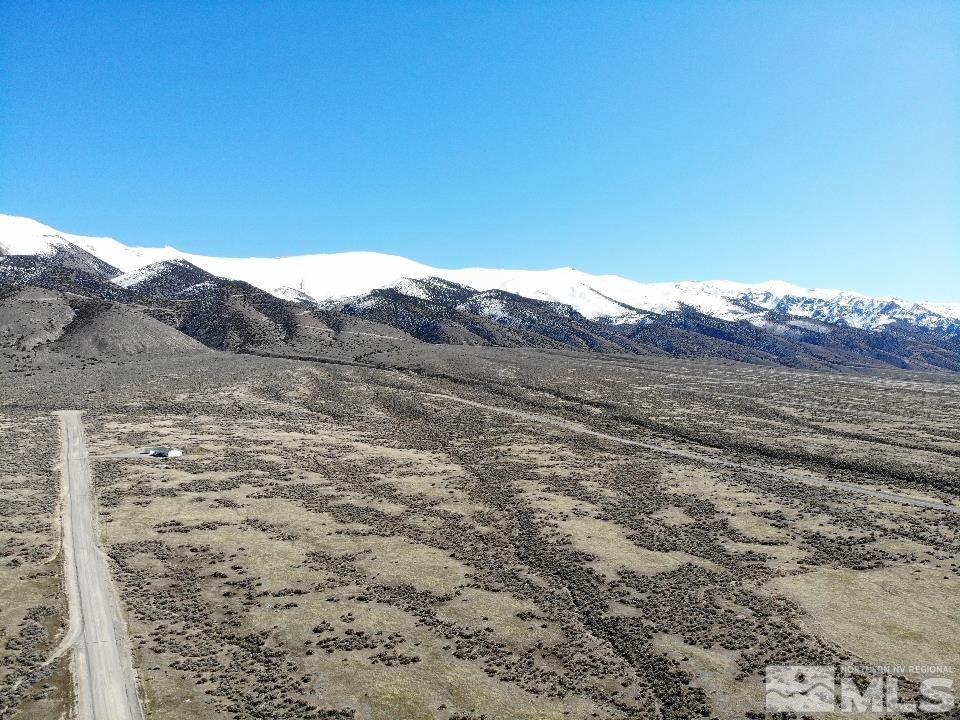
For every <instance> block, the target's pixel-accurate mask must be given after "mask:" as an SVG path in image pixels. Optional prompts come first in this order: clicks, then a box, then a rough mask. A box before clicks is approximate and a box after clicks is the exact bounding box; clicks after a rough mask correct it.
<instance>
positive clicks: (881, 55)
mask: <svg viewBox="0 0 960 720" xmlns="http://www.w3.org/2000/svg"><path fill="white" fill-rule="evenodd" d="M958 78H960V3H956V2H952V1H951V2H942V3H936V2H909V3H907V2H904V3H887V2H882V1H879V2H852V3H843V2H835V1H834V2H824V3H818V2H791V3H777V2H763V3H760V2H679V1H675V0H671V1H670V2H666V1H664V2H630V3H606V2H581V3H565V2H503V3H497V2H482V3H470V2H408V3H402V2H354V3H339V2H258V3H253V2H244V1H243V0H237V1H230V2H217V1H215V0H205V1H204V2H200V3H194V2H183V3H180V2H175V1H172V0H171V1H169V2H162V3H153V2H152V3H143V4H141V3H137V2H132V1H129V0H125V1H124V2H117V3H113V2H98V1H97V0H91V1H89V2H84V3H64V2H59V1H58V2H53V3H47V2H43V1H39V2H38V1H31V2H26V1H24V0H0V211H2V212H9V213H14V214H20V215H29V216H31V217H35V218H37V219H39V220H41V221H43V222H46V223H48V224H50V225H53V226H55V227H58V228H61V229H63V230H67V231H70V232H78V233H89V234H104V235H112V236H114V237H117V238H118V239H120V240H122V241H124V242H127V243H130V244H143V245H159V244H173V245H176V246H178V247H180V248H182V249H185V250H192V251H196V252H204V253H210V254H221V255H223V254H229V255H254V254H258V255H276V254H294V253H303V252H311V251H312V252H330V251H338V250H378V251H384V252H393V253H398V254H401V255H406V256H408V257H413V258H415V259H418V260H421V261H424V262H428V263H431V264H435V265H440V266H447V267H457V266H468V265H485V266H500V267H532V268H544V267H556V266H561V265H573V266H575V267H578V268H580V269H583V270H586V271H589V272H613V273H618V274H621V275H626V276H628V277H632V278H635V279H638V280H642V281H655V280H679V279H709V278H727V279H736V280H747V281H753V280H764V279H770V278H782V279H786V280H790V281H793V282H797V283H800V284H804V285H817V286H827V287H848V288H853V289H858V290H862V291H865V292H871V293H875V294H899V295H902V296H904V297H908V298H915V299H932V300H960V280H958V278H960V80H958Z"/></svg>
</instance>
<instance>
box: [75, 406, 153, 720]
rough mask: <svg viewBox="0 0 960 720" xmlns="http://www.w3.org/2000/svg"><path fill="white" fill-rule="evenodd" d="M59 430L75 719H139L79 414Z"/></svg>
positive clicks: (125, 639)
mask: <svg viewBox="0 0 960 720" xmlns="http://www.w3.org/2000/svg"><path fill="white" fill-rule="evenodd" d="M59 415H60V421H61V423H62V427H63V466H62V467H63V469H62V473H63V483H64V503H63V515H64V517H63V551H64V564H65V577H66V584H67V593H68V596H69V603H70V626H71V634H76V637H77V641H76V645H75V647H74V653H73V663H72V667H73V674H74V683H75V684H76V688H77V708H76V712H77V717H78V718H79V719H80V720H143V709H142V708H141V706H140V699H139V697H138V696H137V683H136V676H135V675H134V672H133V663H132V661H131V657H130V646H129V642H128V641H127V636H126V629H125V627H124V624H123V618H122V616H121V614H120V603H119V600H118V598H117V594H116V591H115V589H114V587H113V583H112V582H111V580H110V570H109V568H108V566H107V560H106V556H105V555H104V553H103V550H102V549H101V548H100V538H99V532H98V530H97V518H96V514H95V509H94V500H93V495H92V490H91V487H90V463H89V460H88V455H87V444H86V438H85V437H84V434H83V424H82V423H81V421H80V413H79V412H77V411H75V410H67V411H63V412H61V413H59Z"/></svg>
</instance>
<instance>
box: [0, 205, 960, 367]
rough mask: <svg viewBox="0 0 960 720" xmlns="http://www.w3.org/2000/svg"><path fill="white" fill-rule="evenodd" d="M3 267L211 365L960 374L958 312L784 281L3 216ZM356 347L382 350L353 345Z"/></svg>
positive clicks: (5, 278)
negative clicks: (139, 237) (533, 357)
mask: <svg viewBox="0 0 960 720" xmlns="http://www.w3.org/2000/svg"><path fill="white" fill-rule="evenodd" d="M0 256H2V257H0V287H6V288H8V289H18V288H24V287H30V286H32V287H40V288H45V289H47V290H50V291H53V292H58V293H65V294H67V295H69V296H71V297H82V298H88V299H91V298H92V299H96V300H98V301H102V302H104V303H111V304H114V305H118V306H122V307H124V308H126V310H125V311H126V312H132V313H140V314H143V315H144V316H146V317H149V318H152V319H153V320H155V321H156V320H158V321H160V322H161V323H164V324H166V325H168V326H170V327H173V328H176V329H177V330H179V331H180V332H181V333H184V334H187V335H189V336H190V337H191V338H194V339H196V340H199V341H200V342H201V343H203V344H204V345H206V346H208V347H213V348H215V349H221V350H236V351H247V352H270V353H278V354H288V355H293V354H296V355H314V354H326V353H330V352H333V351H334V350H335V349H338V351H342V350H343V349H344V348H345V347H348V346H349V347H350V348H352V351H353V352H354V354H356V353H357V352H361V345H362V346H363V350H362V353H361V354H363V353H367V354H369V353H370V352H376V351H377V348H376V347H374V348H373V349H371V345H377V343H379V344H380V345H383V344H384V342H386V343H387V344H388V345H390V346H391V347H394V346H396V345H397V343H400V344H403V343H412V342H427V343H434V344H454V345H456V344H487V345H499V346H507V347H513V346H516V347H543V348H550V349H558V350H562V349H568V350H570V349H572V350H582V351H592V352H625V353H634V354H654V355H664V354H666V355H678V356H684V357H718V358H725V359H730V360H742V361H747V362H755V363H770V364H774V363H776V364H784V365H790V366H799V367H810V368H844V367H858V368H863V367H882V366H894V367H899V368H911V369H947V370H953V371H960V303H930V302H910V301H905V300H902V299H899V298H895V297H870V296H867V295H864V294H861V293H857V292H852V291H843V290H823V289H807V288H801V287H799V286H796V285H791V284H789V283H786V282H782V281H769V282H762V283H757V284H746V283H737V282H731V281H723V280H718V281H683V282H675V283H640V282H636V281H633V280H629V279H627V278H623V277H619V276H616V275H591V274H588V273H585V272H582V271H580V270H576V269H574V268H571V267H564V268H557V269H554V270H497V269H485V268H469V269H458V270H449V269H443V268H435V267H430V266H428V265H424V264H421V263H418V262H415V261H413V260H410V259H407V258H403V257H399V256H394V255H386V254H381V253H370V252H347V253H334V254H317V255H303V256H295V257H277V258H220V257H209V256H203V255H196V254H190V253H184V252H181V251H179V250H177V249H175V248H172V247H163V248H144V247H134V246H128V245H125V244H123V243H120V242H118V241H116V240H114V239H112V238H106V237H87V236H80V235H72V234H69V233H64V232H61V231H58V230H55V229H53V228H51V227H48V226H46V225H43V224H42V223H40V222H37V221H35V220H32V219H29V218H24V217H17V216H12V215H0ZM7 304H8V306H9V302H8V303H7ZM86 312H88V313H89V310H87V311H86ZM111 312H113V313H114V314H115V313H116V312H117V310H116V309H114V310H112V311H111ZM363 336H366V337H367V338H379V339H380V340H379V341H376V342H373V343H371V342H370V341H369V340H368V341H367V342H365V343H357V342H355V340H356V339H357V338H360V337H363ZM350 337H352V338H354V341H350V342H347V340H348V339H349V338H350ZM151 347H152V346H151ZM381 349H382V348H381Z"/></svg>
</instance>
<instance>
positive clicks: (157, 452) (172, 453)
mask: <svg viewBox="0 0 960 720" xmlns="http://www.w3.org/2000/svg"><path fill="white" fill-rule="evenodd" d="M140 452H141V453H143V454H144V455H149V456H150V457H180V456H181V455H183V450H181V449H180V448H175V447H148V448H144V449H143V450H141V451H140Z"/></svg>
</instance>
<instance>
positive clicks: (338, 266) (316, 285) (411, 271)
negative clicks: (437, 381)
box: [0, 215, 960, 334]
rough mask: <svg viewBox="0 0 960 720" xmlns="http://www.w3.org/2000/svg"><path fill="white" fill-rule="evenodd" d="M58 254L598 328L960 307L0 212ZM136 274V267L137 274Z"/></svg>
mask: <svg viewBox="0 0 960 720" xmlns="http://www.w3.org/2000/svg"><path fill="white" fill-rule="evenodd" d="M63 252H73V253H75V254H77V253H78V252H80V253H83V254H84V255H86V254H87V253H89V255H90V256H93V257H94V258H97V259H99V260H100V261H102V263H105V264H107V265H108V266H110V267H112V268H115V269H116V272H115V273H114V274H115V275H117V276H118V277H116V278H115V280H114V282H116V283H118V284H119V285H121V286H123V287H131V286H133V285H135V284H136V283H137V282H146V281H147V280H149V279H150V278H151V277H152V276H151V273H155V272H161V271H163V270H164V269H166V270H169V269H170V268H169V266H166V265H163V263H169V262H170V261H185V262H186V263H189V264H190V265H191V266H195V267H196V268H197V269H199V270H202V271H206V272H207V273H210V274H212V275H215V276H218V277H222V278H228V279H231V280H240V281H244V282H248V283H250V284H251V285H253V286H254V287H257V288H260V289H261V290H264V291H266V292H268V293H271V294H273V295H275V296H276V297H280V298H283V299H286V300H292V301H295V302H300V303H307V304H312V303H322V304H326V305H329V304H337V303H340V304H342V303H343V302H344V301H345V299H350V298H353V299H357V298H361V297H362V296H364V295H366V294H368V293H370V292H371V291H373V290H376V289H379V288H393V289H395V290H396V291H397V292H399V293H401V294H408V295H410V296H413V297H418V296H421V295H418V294H422V293H423V292H425V290H424V287H423V286H422V284H418V283H417V282H416V281H418V280H423V279H425V278H435V279H437V278H438V279H441V280H445V281H448V282H450V283H454V284H456V285H458V286H466V287H467V288H469V289H472V290H477V291H480V292H484V291H495V290H496V291H504V292H507V293H512V294H515V295H519V296H522V297H526V298H531V299H534V300H541V301H545V302H548V303H558V304H560V305H563V306H569V307H570V308H572V309H573V310H575V311H576V312H577V313H579V314H580V315H581V316H583V317H584V318H587V319H588V320H591V321H600V322H604V323H608V324H637V323H643V322H646V321H648V320H649V319H650V317H651V314H654V315H661V314H663V313H669V312H676V311H679V310H681V309H683V308H692V309H694V310H696V311H699V312H700V313H703V314H704V315H708V316H710V317H714V318H718V319H721V320H726V321H737V320H746V321H749V322H752V323H754V324H762V323H766V322H768V320H767V316H768V315H769V314H770V313H774V314H777V315H786V316H792V317H799V318H810V319H812V320H816V321H821V322H825V323H830V324H837V325H845V326H849V327H853V328H858V329H865V330H878V329H881V328H885V327H887V326H889V325H891V324H895V323H898V322H902V323H907V324H909V325H911V326H916V327H919V328H924V329H929V330H935V331H938V332H943V333H947V334H956V333H960V303H915V302H909V301H905V300H900V299H898V298H892V297H881V298H875V297H870V296H867V295H863V294H860V293H856V292H851V291H842V290H823V289H809V288H801V287H798V286H796V285H791V284H789V283H785V282H781V281H771V282H763V283H757V284H748V283H738V282H731V281H683V282H660V283H640V282H636V281H634V280H629V279H627V278H623V277H620V276H617V275H591V274H588V273H585V272H582V271H579V270H576V269H574V268H571V267H564V268H557V269H554V270H497V269H486V268H467V269H459V270H450V269H444V268H435V267H431V266H428V265H424V264H422V263H419V262H416V261H414V260H410V259H408V258H403V257H400V256H396V255H387V254H383V253H372V252H346V253H333V254H314V255H302V256H295V257H279V258H219V257H209V256H203V255H195V254H191V253H184V252H181V251H179V250H177V249H175V248H173V247H163V248H143V247H131V246H127V245H124V244H123V243H120V242H118V241H116V240H114V239H112V238H105V237H85V236H80V235H72V234H69V233H64V232H60V231H58V230H55V229H53V228H51V227H48V226H46V225H43V224H42V223H39V222H37V221H35V220H31V219H29V218H23V217H16V216H12V215H0V254H5V255H17V256H41V257H50V256H52V255H54V254H56V253H63ZM158 263H160V265H157V264H158ZM143 268H148V269H147V270H143ZM150 268H153V269H150ZM138 271H142V272H141V273H140V274H139V275H138ZM143 273H146V275H145V276H144V274H143ZM431 287H433V286H431ZM475 302H479V300H475ZM498 302H499V300H497V299H496V298H495V297H494V298H493V299H490V300H489V301H488V305H489V307H488V308H486V310H485V311H486V312H491V313H496V312H499V311H498V310H497V308H496V306H497V303H498Z"/></svg>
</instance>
